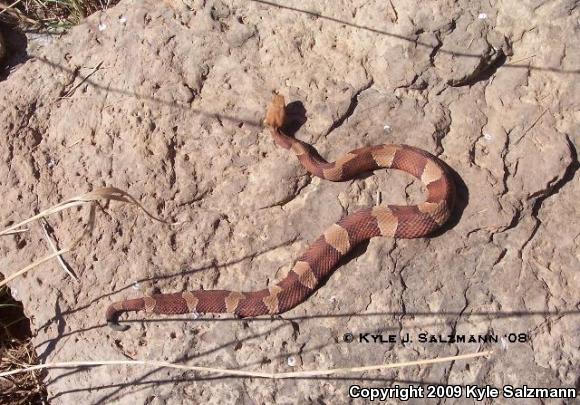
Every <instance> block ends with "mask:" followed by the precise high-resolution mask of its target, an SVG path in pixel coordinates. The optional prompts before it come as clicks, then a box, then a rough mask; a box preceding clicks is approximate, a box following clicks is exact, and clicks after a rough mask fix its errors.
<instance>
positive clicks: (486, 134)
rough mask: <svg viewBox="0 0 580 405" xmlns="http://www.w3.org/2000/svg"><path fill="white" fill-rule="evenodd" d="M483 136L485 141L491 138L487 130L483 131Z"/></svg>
mask: <svg viewBox="0 0 580 405" xmlns="http://www.w3.org/2000/svg"><path fill="white" fill-rule="evenodd" d="M483 137H484V138H485V140H486V141H491V138H493V137H492V136H491V134H488V133H487V132H484V133H483Z"/></svg>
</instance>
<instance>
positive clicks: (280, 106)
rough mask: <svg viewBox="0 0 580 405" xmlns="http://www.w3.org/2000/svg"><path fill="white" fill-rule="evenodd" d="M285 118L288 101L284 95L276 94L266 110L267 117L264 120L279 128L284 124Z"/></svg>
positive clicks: (272, 126) (270, 125)
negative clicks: (286, 101)
mask: <svg viewBox="0 0 580 405" xmlns="http://www.w3.org/2000/svg"><path fill="white" fill-rule="evenodd" d="M285 119H286V103H285V102H284V96H281V95H280V94H274V97H273V98H272V102H271V103H270V105H269V106H268V110H267V111H266V119H265V120H264V123H265V124H266V125H267V126H269V127H271V128H274V129H279V128H282V126H283V125H284V120H285Z"/></svg>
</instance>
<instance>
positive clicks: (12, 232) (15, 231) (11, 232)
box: [2, 228, 30, 235]
mask: <svg viewBox="0 0 580 405" xmlns="http://www.w3.org/2000/svg"><path fill="white" fill-rule="evenodd" d="M29 230H30V229H29V228H22V229H14V230H11V231H8V232H5V233H2V235H15V234H17V233H24V232H28V231H29Z"/></svg>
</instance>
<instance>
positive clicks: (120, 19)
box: [119, 15, 127, 24]
mask: <svg viewBox="0 0 580 405" xmlns="http://www.w3.org/2000/svg"><path fill="white" fill-rule="evenodd" d="M119 22H120V23H121V24H125V23H126V22H127V17H125V16H124V15H122V16H120V17H119Z"/></svg>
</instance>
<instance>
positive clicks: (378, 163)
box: [106, 95, 455, 330]
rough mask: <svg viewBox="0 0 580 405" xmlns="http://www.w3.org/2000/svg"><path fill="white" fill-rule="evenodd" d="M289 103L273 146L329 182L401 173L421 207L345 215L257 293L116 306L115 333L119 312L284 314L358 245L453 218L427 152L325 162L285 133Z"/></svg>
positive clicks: (416, 233)
mask: <svg viewBox="0 0 580 405" xmlns="http://www.w3.org/2000/svg"><path fill="white" fill-rule="evenodd" d="M285 111H286V108H285V103H284V98H283V97H282V96H280V95H275V96H274V99H273V101H272V103H271V104H270V106H269V107H268V110H267V114H266V119H265V123H266V125H267V126H268V127H269V128H270V132H271V135H272V137H273V138H274V141H275V142H276V144H278V145H279V146H280V147H282V148H284V149H288V150H291V151H293V152H294V153H295V154H296V156H297V158H298V160H299V161H300V163H301V164H302V166H304V168H305V169H306V170H308V171H309V172H310V173H311V174H312V175H314V176H318V177H320V178H323V179H326V180H330V181H344V180H349V179H352V178H354V177H356V176H357V175H359V174H361V173H364V172H367V171H372V170H376V169H379V168H391V169H398V170H402V171H404V172H407V173H409V174H411V175H413V176H415V177H416V178H418V179H420V180H421V182H422V183H423V185H424V186H425V188H426V191H427V198H426V200H425V201H424V202H422V203H420V204H417V205H386V206H383V205H380V206H375V207H372V208H366V209H362V210H360V211H357V212H354V213H352V214H349V215H347V216H345V217H343V218H342V219H341V220H340V221H338V222H337V223H335V224H333V225H331V226H330V227H329V228H327V229H326V230H325V231H324V233H323V234H322V235H321V236H320V237H319V238H318V239H316V240H315V241H314V242H313V243H312V244H311V245H310V246H309V248H308V249H307V250H306V252H305V253H304V254H303V255H302V256H300V257H299V258H298V260H297V261H296V263H295V264H294V267H293V268H292V270H290V272H289V273H288V274H287V275H286V277H284V278H283V279H282V280H281V281H279V282H278V283H276V284H274V285H272V286H270V287H268V288H265V289H262V290H258V291H251V292H238V291H229V290H197V291H187V292H179V293H172V294H153V295H151V296H146V297H142V298H135V299H128V300H124V301H119V302H116V303H114V304H112V305H111V306H110V307H109V308H108V310H107V313H106V318H107V322H108V324H109V325H110V326H111V327H112V328H113V329H116V330H125V329H126V328H127V327H124V326H121V325H119V324H118V317H119V315H120V314H121V313H122V312H126V311H140V310H145V311H146V312H149V313H157V314H182V313H189V312H197V313H232V314H236V315H238V316H239V317H254V316H259V315H267V314H279V313H283V312H285V311H288V310H290V309H292V308H294V307H295V306H297V305H299V304H301V303H302V302H304V301H305V300H306V299H307V298H308V297H309V296H310V295H311V294H312V293H313V292H314V291H315V290H316V289H317V288H318V287H319V286H320V284H321V282H322V281H323V280H324V279H326V278H327V277H328V276H329V275H330V274H331V273H332V272H333V271H334V270H335V269H336V266H337V264H338V262H339V260H340V259H341V258H342V257H343V256H345V255H346V254H348V252H349V251H351V250H352V249H353V248H354V247H355V246H356V245H357V244H359V243H361V242H363V241H366V240H368V239H370V238H373V237H375V236H387V237H394V238H418V237H422V236H425V235H427V234H429V233H430V232H432V231H433V230H435V229H437V228H439V227H440V226H441V225H442V224H443V223H444V222H445V221H447V219H448V218H449V216H450V213H451V210H452V208H453V202H454V198H455V188H454V184H453V181H452V179H451V177H450V175H449V173H448V169H447V168H446V166H445V164H443V163H442V162H441V161H440V160H439V159H437V158H436V157H435V156H433V155H431V154H430V153H428V152H426V151H424V150H421V149H418V148H415V147H412V146H407V145H379V146H370V147H364V148H360V149H356V150H353V151H351V152H348V153H347V154H346V155H344V156H342V157H340V158H338V159H337V160H336V161H335V162H330V163H329V162H326V161H325V160H324V159H322V158H320V157H319V156H318V154H317V153H316V152H315V151H313V150H312V148H311V147H310V146H309V145H308V144H306V143H303V142H301V141H300V140H297V139H295V138H293V137H291V136H288V135H287V134H285V133H284V131H283V127H284V124H285V120H286V113H285Z"/></svg>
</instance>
